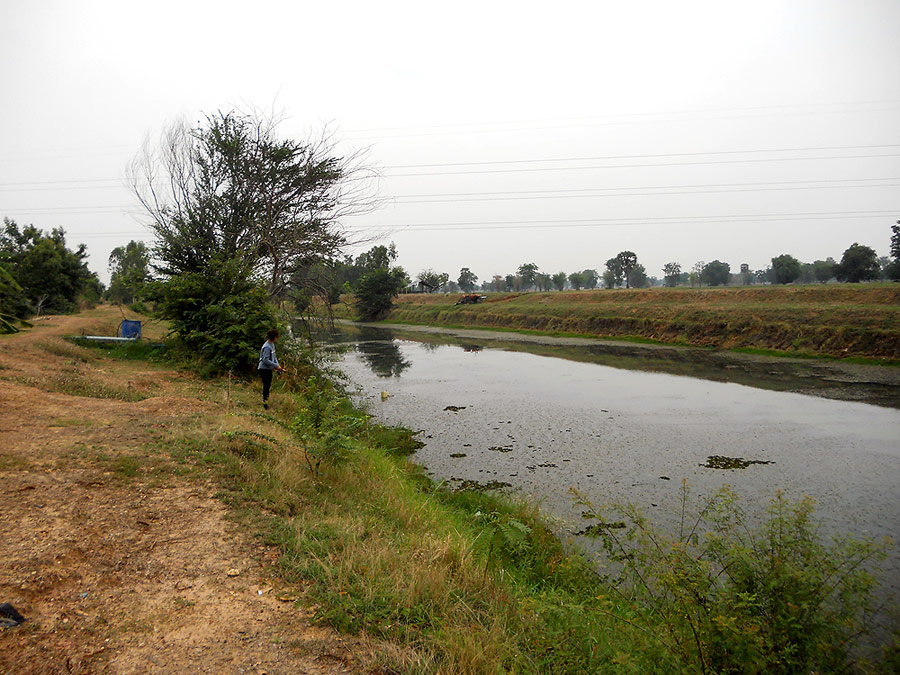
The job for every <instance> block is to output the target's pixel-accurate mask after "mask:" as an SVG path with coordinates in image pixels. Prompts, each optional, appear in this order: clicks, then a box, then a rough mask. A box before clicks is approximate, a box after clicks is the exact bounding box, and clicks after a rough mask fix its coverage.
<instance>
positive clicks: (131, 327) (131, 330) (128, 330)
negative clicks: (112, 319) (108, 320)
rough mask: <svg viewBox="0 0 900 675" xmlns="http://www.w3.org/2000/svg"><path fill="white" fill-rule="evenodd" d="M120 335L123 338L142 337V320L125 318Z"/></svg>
mask: <svg viewBox="0 0 900 675" xmlns="http://www.w3.org/2000/svg"><path fill="white" fill-rule="evenodd" d="M120 335H121V336H122V337H123V338H132V339H136V338H140V337H141V322H140V321H128V320H125V321H123V322H122V325H121V327H120Z"/></svg>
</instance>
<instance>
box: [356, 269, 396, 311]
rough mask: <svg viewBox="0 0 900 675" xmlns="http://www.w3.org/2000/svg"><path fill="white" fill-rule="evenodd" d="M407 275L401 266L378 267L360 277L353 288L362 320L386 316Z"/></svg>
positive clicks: (357, 309)
mask: <svg viewBox="0 0 900 675" xmlns="http://www.w3.org/2000/svg"><path fill="white" fill-rule="evenodd" d="M405 280H406V275H405V273H404V272H403V270H402V269H400V268H395V269H393V270H390V271H389V270H386V269H382V268H376V269H373V270H371V271H369V272H366V273H365V274H364V275H363V276H361V277H360V278H359V281H357V283H356V286H355V287H354V289H353V292H354V295H355V296H356V304H355V306H356V311H357V313H358V315H359V318H360V320H361V321H375V320H377V319H382V318H384V317H385V316H386V315H387V313H388V312H390V311H391V307H392V306H393V302H394V297H396V295H397V294H398V293H399V292H400V289H401V288H403V284H404V282H405Z"/></svg>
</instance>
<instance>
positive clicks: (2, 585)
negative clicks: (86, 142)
mask: <svg viewBox="0 0 900 675" xmlns="http://www.w3.org/2000/svg"><path fill="white" fill-rule="evenodd" d="M118 318H120V317H118V313H117V312H114V311H113V310H111V309H109V308H106V309H102V310H98V311H95V312H92V313H88V314H81V315H77V316H65V317H61V316H60V317H51V318H49V319H48V320H45V321H41V322H38V323H37V324H36V327H35V328H34V329H32V330H28V331H26V332H23V333H20V334H18V335H14V336H4V337H2V338H0V561H2V564H0V602H9V603H12V604H13V605H14V606H15V607H16V609H18V610H19V611H20V612H21V613H22V614H23V615H24V616H25V617H26V618H27V621H26V622H25V623H24V624H21V625H19V626H17V627H14V628H9V629H6V630H3V631H0V673H251V674H255V675H258V674H260V673H268V674H275V673H310V674H312V673H316V674H319V673H351V672H368V671H367V670H366V664H367V663H371V656H372V654H373V647H372V645H371V644H369V643H366V642H364V641H362V640H353V639H347V638H343V639H342V638H341V637H340V636H339V635H337V634H336V633H334V632H333V631H330V630H327V629H324V628H319V627H316V626H314V625H313V624H312V623H311V622H310V620H309V617H310V616H311V614H312V608H308V607H303V606H302V605H301V604H299V603H298V602H297V600H296V599H297V598H298V597H299V596H300V594H301V592H302V589H301V588H299V587H292V586H290V585H288V584H286V583H284V582H283V581H282V580H280V579H279V577H278V575H277V574H276V571H275V569H274V568H273V564H274V562H275V560H276V559H277V556H278V552H277V551H276V550H274V549H271V548H269V547H267V546H265V545H263V544H261V543H260V542H259V541H258V540H256V539H254V538H253V537H251V536H250V535H248V534H247V533H245V532H242V531H241V528H240V526H239V525H237V524H236V523H235V521H234V520H230V519H229V518H228V517H227V516H228V510H227V508H226V507H225V506H224V505H223V504H222V502H221V501H219V500H218V499H216V498H215V497H214V494H215V493H216V490H217V486H216V485H214V484H212V483H211V482H210V481H209V480H208V479H197V478H196V477H180V476H179V475H178V474H177V472H173V471H172V470H171V467H169V465H167V464H165V463H164V462H156V460H155V459H154V457H156V456H158V455H160V452H159V451H158V450H156V451H154V448H155V447H156V448H158V447H159V445H160V441H161V440H162V439H164V438H165V437H166V434H167V433H170V432H171V431H172V430H173V429H177V428H178V427H179V425H186V424H189V423H190V421H191V419H192V418H194V417H196V416H197V415H213V414H221V411H222V410H223V409H224V406H223V405H222V404H221V403H218V402H215V401H209V400H201V398H202V397H197V396H192V395H191V392H192V391H200V390H202V386H201V385H200V384H198V382H197V381H196V380H194V378H192V377H191V375H190V374H186V373H179V372H176V371H171V370H169V371H167V370H163V369H161V368H153V367H152V366H150V365H148V364H146V363H142V362H115V364H114V371H115V372H113V363H112V362H110V361H108V360H106V359H101V358H99V357H98V358H97V360H96V362H91V363H87V364H85V363H83V362H79V360H78V358H77V354H76V355H75V356H74V357H73V356H72V355H71V354H69V353H67V344H68V343H65V342H64V341H62V340H60V339H59V336H62V335H72V334H79V333H81V332H82V331H83V330H84V331H87V332H89V333H90V332H94V331H98V327H99V328H100V329H101V330H103V329H104V326H105V327H106V330H108V328H109V326H110V325H111V326H112V327H113V328H114V327H115V325H116V323H117V322H118ZM88 370H89V371H90V373H91V376H92V377H95V376H96V378H99V382H100V383H101V384H100V385H96V381H94V385H92V386H101V387H102V386H106V385H103V384H102V383H103V382H106V383H107V385H108V387H110V388H112V389H110V390H104V391H105V395H104V396H103V397H96V396H91V395H71V394H70V393H65V392H67V391H75V390H77V388H78V387H79V386H83V385H84V381H85V378H84V376H83V375H84V372H85V371H88ZM104 378H105V379H104ZM123 380H126V381H127V383H126V384H123V383H122V382H123ZM115 387H119V389H115ZM109 391H113V393H114V394H115V392H117V391H118V392H119V394H120V396H119V397H118V398H116V397H110V395H109ZM130 391H139V392H140V393H141V395H142V396H147V395H149V397H148V398H143V399H142V400H138V401H129V400H122V399H127V398H128V393H129V392H130ZM135 452H137V453H138V459H136V458H135V457H136V455H135ZM141 457H143V458H144V459H140V458H141Z"/></svg>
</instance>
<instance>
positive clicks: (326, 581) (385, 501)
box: [169, 378, 877, 674]
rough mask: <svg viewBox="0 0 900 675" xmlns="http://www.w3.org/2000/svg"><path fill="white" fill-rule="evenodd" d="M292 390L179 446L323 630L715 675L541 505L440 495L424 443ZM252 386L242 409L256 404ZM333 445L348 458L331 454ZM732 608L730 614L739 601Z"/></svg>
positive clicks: (411, 656)
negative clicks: (554, 528) (298, 586)
mask: <svg viewBox="0 0 900 675" xmlns="http://www.w3.org/2000/svg"><path fill="white" fill-rule="evenodd" d="M281 385H282V386H283V387H284V389H280V390H276V391H275V393H274V394H273V403H272V406H271V409H270V411H269V412H268V413H265V414H262V413H241V412H239V413H237V414H234V415H231V416H229V417H228V418H227V420H224V421H223V420H198V421H197V422H196V425H197V426H196V427H195V428H193V429H192V430H191V431H189V432H188V433H187V434H185V435H184V436H181V437H179V438H176V439H173V440H172V442H171V443H170V444H169V445H170V447H171V448H172V450H173V453H174V454H173V456H177V457H178V458H179V459H180V461H189V462H191V461H193V462H196V463H197V464H198V465H199V466H203V467H206V469H207V470H209V471H212V472H213V473H214V475H216V476H217V477H218V480H219V481H220V482H221V484H222V486H223V491H222V493H221V495H220V496H221V497H222V498H223V499H224V500H225V501H226V502H227V503H228V504H229V505H230V506H231V507H232V508H233V510H234V512H235V513H236V514H239V517H240V518H241V519H242V520H243V522H245V523H246V524H249V526H250V527H252V528H255V530H256V531H257V532H258V533H259V535H260V536H263V537H265V539H266V540H267V542H268V543H270V544H274V545H277V546H278V547H280V549H281V550H282V552H283V553H282V557H281V560H280V562H279V568H280V570H281V574H282V575H283V576H284V577H285V578H286V579H287V580H288V581H289V582H296V583H302V584H303V587H304V588H305V589H306V590H305V601H306V602H308V603H314V604H315V605H316V606H317V607H318V609H317V611H316V613H315V617H314V618H315V620H317V621H318V622H321V623H323V624H327V625H329V626H332V627H334V628H336V629H338V630H340V631H342V632H348V633H365V634H367V635H369V636H370V637H372V638H375V639H377V640H380V641H384V642H383V643H382V644H383V645H384V646H382V647H380V648H379V650H378V651H379V656H378V664H377V665H378V666H380V667H382V668H383V669H385V670H386V671H387V672H398V673H416V674H419V673H435V674H436V673H445V672H453V673H473V674H474V673H592V672H622V673H625V672H642V673H643V672H647V673H670V672H701V671H702V670H703V667H702V665H701V662H702V656H700V655H701V654H702V653H703V652H702V650H701V651H697V650H694V649H693V648H684V649H682V648H679V647H677V646H676V645H675V643H674V642H673V640H672V638H671V636H672V634H673V631H682V632H683V631H686V630H688V628H689V626H687V624H682V623H681V619H679V618H678V617H679V616H680V614H679V612H680V611H682V610H681V609H678V608H673V606H670V605H668V604H665V603H664V604H663V605H662V606H660V605H658V604H653V603H649V602H647V603H643V602H637V603H636V602H635V600H634V598H633V597H632V596H630V595H628V594H627V593H625V592H624V589H617V588H616V587H615V586H613V585H612V584H610V583H609V582H607V581H604V580H603V579H601V578H599V577H598V576H597V574H596V573H595V571H594V569H593V567H592V566H591V565H590V564H589V563H588V562H587V561H585V560H584V559H583V558H581V557H580V556H579V555H577V554H573V553H571V552H568V551H566V550H565V549H564V548H563V546H562V544H561V543H560V541H559V540H558V539H557V538H556V537H555V536H554V535H553V533H552V532H551V531H550V530H549V529H548V527H547V526H546V525H545V523H544V522H543V521H542V520H541V518H540V516H539V515H538V514H537V512H536V510H535V509H534V508H533V507H530V506H528V505H527V504H523V503H521V502H518V501H515V500H514V499H512V498H510V497H508V496H505V495H503V494H500V493H496V492H489V491H483V490H475V491H468V490H467V491H460V492H454V491H453V490H451V489H449V488H448V487H446V486H443V485H437V484H435V483H433V482H432V481H431V480H429V479H428V478H427V477H426V476H425V475H424V473H423V470H422V469H421V468H420V467H418V466H417V465H415V464H413V463H411V462H409V461H408V460H407V459H406V458H405V455H406V454H407V453H408V452H409V451H410V449H411V448H412V446H413V445H414V439H413V437H412V434H411V433H410V432H408V431H405V430H402V429H390V428H385V427H382V426H380V425H377V424H374V423H373V422H372V421H371V420H370V419H368V418H367V417H365V416H364V415H363V414H361V413H360V412H359V411H356V410H354V409H353V408H352V407H351V406H350V405H349V403H348V402H347V400H346V399H345V398H343V397H342V396H341V395H340V393H339V392H337V391H336V390H333V389H331V388H330V386H329V385H327V383H325V382H324V381H323V380H320V379H315V378H314V379H313V380H309V381H305V382H291V381H290V380H283V381H282V382H281ZM219 386H221V384H219ZM244 387H245V385H240V386H239V387H238V391H236V394H235V395H236V397H237V398H238V399H240V400H243V397H244V396H250V395H253V394H254V393H255V389H253V387H252V385H249V388H247V389H244ZM310 387H315V389H310ZM316 401H319V402H318V403H317V402H316ZM317 406H318V407H317ZM317 410H318V411H319V412H316V411H317ZM321 439H327V440H328V443H329V444H336V445H337V446H338V447H339V448H340V449H339V451H331V452H328V453H326V454H324V455H323V454H321V453H322V449H321V448H318V447H317V445H316V444H317V443H318V442H319V441H320V440H321ZM323 457H324V458H325V459H324V461H323V462H322V463H321V464H320V465H319V466H318V468H316V469H315V470H313V469H312V466H311V464H310V462H311V461H313V462H314V461H316V459H321V458H323ZM742 550H743V549H741V548H740V547H738V551H739V552H740V551H742ZM821 555H823V556H826V557H827V555H828V554H827V553H822V554H821ZM693 592H694V591H692V590H691V589H690V588H686V589H684V593H683V594H682V595H681V596H679V601H680V602H682V603H683V602H686V601H688V600H689V599H690V598H691V597H693V596H692V595H691V594H692V593H693ZM685 598H687V599H688V600H686V599H685ZM654 601H655V602H656V601H658V598H655V599H654ZM717 602H719V603H720V604H721V605H723V606H728V603H729V600H728V597H727V594H726V596H724V597H723V598H719V599H718V600H717ZM661 607H662V608H663V609H665V611H663V609H661ZM682 609H683V608H682ZM692 611H697V612H702V606H701V605H699V604H697V605H693V606H692ZM751 614H752V612H751ZM736 616H737V615H736ZM676 624H677V626H676ZM748 625H750V626H751V628H748V630H751V629H752V630H756V629H755V628H753V626H756V625H757V624H754V623H752V621H751V622H750V623H749V624H748ZM704 626H705V627H706V628H705V630H708V631H710V634H709V635H708V636H706V637H703V638H702V640H709V641H710V642H709V644H710V645H713V643H714V644H715V647H716V650H717V651H716V653H717V654H718V655H719V656H718V657H717V658H720V659H721V660H722V662H723V663H726V662H731V661H729V659H738V660H740V659H741V658H743V657H742V656H741V655H740V654H736V653H731V652H729V649H728V641H727V640H725V639H724V638H723V637H722V635H721V634H720V633H716V632H715V631H716V630H718V629H717V628H716V626H718V624H717V623H716V622H715V621H712V622H709V623H706V624H704ZM834 628H835V630H836V631H837V632H836V634H839V635H843V632H842V631H843V630H844V629H843V628H842V627H841V626H835V627H834ZM714 633H715V634H714ZM679 634H682V633H679ZM723 640H724V642H723ZM704 644H705V643H704ZM741 644H742V645H743V647H742V649H743V648H747V649H750V647H747V644H751V646H752V647H753V648H754V649H756V651H755V652H754V653H753V656H752V658H753V659H755V665H754V666H753V667H752V668H751V670H753V669H754V668H756V669H759V668H762V669H764V670H768V671H769V672H790V670H789V669H786V668H784V667H781V666H779V662H776V661H775V660H771V662H770V660H769V657H767V656H766V654H768V653H769V652H768V651H767V649H769V648H770V647H771V645H770V643H769V642H768V638H767V637H765V636H764V637H763V638H759V639H758V640H757V639H754V640H751V641H750V642H749V643H745V642H742V643H741ZM829 644H830V643H829ZM832 646H833V645H832ZM835 648H836V649H838V652H839V656H838V659H839V660H840V658H842V657H840V653H842V652H840V649H841V647H840V645H838V646H837V647H835ZM748 653H749V652H748ZM804 653H806V652H804ZM747 658H750V657H749V656H748V657H747ZM779 658H780V657H779ZM773 659H774V657H773ZM809 659H810V660H809V661H808V663H809V664H813V662H814V658H813V657H809ZM792 663H793V662H792ZM841 663H843V661H841ZM810 667H813V666H812V665H810ZM872 668H873V672H875V671H876V670H877V669H876V668H875V666H872Z"/></svg>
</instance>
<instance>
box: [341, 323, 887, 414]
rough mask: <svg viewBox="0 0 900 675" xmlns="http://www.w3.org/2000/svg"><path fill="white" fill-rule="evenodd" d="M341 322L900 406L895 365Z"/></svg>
mask: <svg viewBox="0 0 900 675" xmlns="http://www.w3.org/2000/svg"><path fill="white" fill-rule="evenodd" d="M335 323H336V324H338V325H340V327H341V328H342V329H348V328H349V329H351V330H353V329H355V330H357V331H360V332H361V333H363V335H362V336H361V337H363V338H364V337H365V335H364V334H365V332H366V331H373V330H375V331H379V332H383V331H388V332H389V333H390V334H392V335H393V336H394V337H396V338H399V339H402V338H404V337H408V338H410V339H414V340H419V341H425V342H434V343H438V344H457V345H459V346H462V347H464V348H472V349H479V348H480V345H481V344H485V345H489V346H491V347H492V348H499V349H506V350H509V351H524V352H528V353H533V354H541V355H545V356H555V357H557V358H564V359H569V360H574V361H581V362H589V363H598V364H601V365H608V366H612V367H615V368H623V369H627V370H645V371H649V372H660V373H667V374H671V375H685V376H689V377H698V378H702V379H706V380H711V381H715V382H733V383H736V384H743V385H747V386H752V387H757V388H760V389H769V390H775V391H789V392H794V393H799V394H807V395H812V396H819V397H822V398H829V399H835V400H842V401H857V402H861V403H870V404H873V405H878V406H884V407H889V408H900V368H896V367H891V366H877V365H868V364H859V363H850V362H846V361H840V360H827V359H799V358H791V357H775V356H762V355H756V354H743V353H739V352H730V351H721V350H710V349H702V348H699V347H688V346H681V345H665V344H646V343H638V342H626V341H623V340H614V339H593V338H580V337H555V336H550V335H529V334H524V333H514V332H506V331H492V330H486V329H474V328H445V327H442V326H421V325H413V324H393V323H392V324H388V323H361V322H354V321H349V320H343V319H336V320H335Z"/></svg>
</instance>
